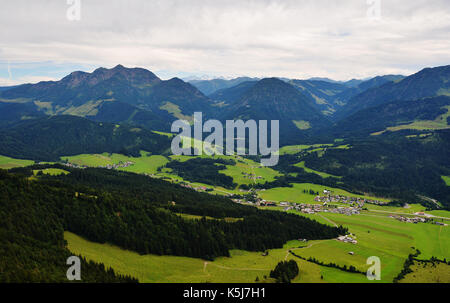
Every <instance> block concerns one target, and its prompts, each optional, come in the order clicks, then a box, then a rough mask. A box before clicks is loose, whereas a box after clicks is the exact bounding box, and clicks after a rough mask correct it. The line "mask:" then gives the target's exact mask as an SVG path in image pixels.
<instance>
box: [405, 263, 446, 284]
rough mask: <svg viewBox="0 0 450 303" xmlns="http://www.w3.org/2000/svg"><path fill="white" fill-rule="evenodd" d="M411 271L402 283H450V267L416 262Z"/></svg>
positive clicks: (442, 264)
mask: <svg viewBox="0 0 450 303" xmlns="http://www.w3.org/2000/svg"><path fill="white" fill-rule="evenodd" d="M411 270H412V271H413V272H412V273H409V274H407V275H406V276H405V278H403V279H402V280H400V281H399V282H400V283H450V265H447V264H444V263H437V262H436V263H434V264H433V263H431V262H417V261H414V265H412V266H411Z"/></svg>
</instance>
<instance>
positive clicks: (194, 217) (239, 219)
mask: <svg viewBox="0 0 450 303" xmlns="http://www.w3.org/2000/svg"><path fill="white" fill-rule="evenodd" d="M175 214H176V215H177V216H180V217H182V218H183V219H186V220H202V219H203V218H205V219H206V220H223V221H225V222H231V223H232V222H237V221H242V220H244V218H229V217H226V218H223V219H217V218H213V217H209V216H197V215H191V214H183V213H175Z"/></svg>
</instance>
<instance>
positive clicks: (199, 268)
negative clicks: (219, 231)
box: [64, 232, 367, 283]
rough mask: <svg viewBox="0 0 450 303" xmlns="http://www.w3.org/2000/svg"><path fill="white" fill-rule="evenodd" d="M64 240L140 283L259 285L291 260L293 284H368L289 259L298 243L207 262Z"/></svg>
mask: <svg viewBox="0 0 450 303" xmlns="http://www.w3.org/2000/svg"><path fill="white" fill-rule="evenodd" d="M64 237H65V239H66V240H67V242H68V248H69V250H70V251H71V252H73V253H75V254H81V255H82V256H84V257H86V258H87V259H88V260H94V261H97V262H102V263H104V264H105V266H106V267H112V268H114V270H115V271H116V272H118V273H121V274H127V275H132V276H134V277H136V278H138V279H139V281H140V282H147V283H156V282H166V283H177V282H180V283H183V282H185V283H204V282H212V283H221V282H230V283H252V282H255V280H256V278H257V277H258V279H259V280H260V281H261V280H264V276H266V277H268V276H269V273H270V271H271V270H272V269H274V268H275V265H276V264H277V263H278V262H279V261H282V260H291V259H293V260H295V261H296V262H297V263H298V265H299V268H300V274H299V275H298V276H297V277H296V278H295V279H294V280H293V281H292V282H297V283H308V282H339V279H340V280H341V281H349V282H367V280H366V279H365V277H364V276H362V275H360V274H353V273H348V272H344V271H341V270H339V269H335V268H327V267H324V266H319V265H317V264H314V263H311V262H307V261H304V260H301V259H298V258H296V257H294V256H292V255H291V254H289V253H288V250H289V249H291V248H296V247H299V246H300V245H302V244H301V242H299V241H290V242H288V243H287V244H286V245H285V246H284V247H283V248H280V249H271V250H269V254H268V255H267V256H263V254H262V253H261V252H248V251H242V250H232V251H231V257H229V258H226V257H221V258H217V259H216V260H214V261H213V262H210V261H204V260H202V259H196V258H187V257H175V256H156V255H139V254H137V253H135V252H131V251H127V250H123V249H121V248H118V247H117V246H113V245H110V244H100V243H94V242H90V241H87V240H85V239H83V238H81V237H79V236H77V235H75V234H73V233H70V232H65V233H64Z"/></svg>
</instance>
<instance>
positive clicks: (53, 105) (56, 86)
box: [0, 65, 210, 130]
mask: <svg viewBox="0 0 450 303" xmlns="http://www.w3.org/2000/svg"><path fill="white" fill-rule="evenodd" d="M2 101H3V102H8V103H22V104H24V103H33V104H34V106H35V109H36V113H35V114H36V115H38V112H43V113H45V114H48V115H61V114H66V115H67V114H68V115H77V116H82V117H89V118H91V119H93V120H98V119H96V117H101V118H105V119H106V120H107V121H110V122H117V123H119V122H127V123H130V124H136V123H135V122H140V123H141V122H142V120H144V119H140V120H139V116H140V117H145V125H144V126H147V127H151V128H153V129H158V130H167V129H168V124H169V122H171V121H173V120H175V119H177V118H178V117H179V116H180V115H187V116H190V115H192V114H193V112H194V111H196V110H203V111H208V108H209V107H210V100H209V99H208V98H207V97H206V96H205V95H203V94H202V93H201V92H200V91H198V90H197V89H196V88H195V87H194V86H192V85H190V84H189V83H186V82H184V81H182V80H181V79H178V78H173V79H170V80H167V81H164V80H161V79H159V78H158V77H157V76H156V75H155V74H153V73H152V72H150V71H148V70H146V69H142V68H126V67H124V66H122V65H117V66H116V67H114V68H112V69H106V68H98V69H96V70H95V71H94V72H92V73H86V72H80V71H77V72H73V73H71V74H70V75H68V76H66V77H64V78H63V79H61V80H60V81H44V82H39V83H37V84H24V85H20V86H18V87H15V88H12V89H8V90H5V91H2V92H0V102H2ZM168 108H169V110H168ZM123 109H125V110H123ZM112 111H115V114H114V115H111V112H112ZM136 116H138V117H136ZM135 118H137V119H138V120H139V121H135Z"/></svg>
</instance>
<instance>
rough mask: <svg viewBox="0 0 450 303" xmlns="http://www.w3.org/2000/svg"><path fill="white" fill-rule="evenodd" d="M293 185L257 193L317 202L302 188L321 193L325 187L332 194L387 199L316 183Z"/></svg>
mask: <svg viewBox="0 0 450 303" xmlns="http://www.w3.org/2000/svg"><path fill="white" fill-rule="evenodd" d="M292 185H293V187H276V188H271V189H268V190H265V191H261V192H260V193H259V195H260V197H261V198H263V199H265V200H269V201H287V202H297V203H317V202H315V201H314V197H315V195H310V194H309V193H304V192H303V190H307V191H309V190H310V189H311V190H313V191H315V192H319V194H320V195H323V191H324V190H325V189H327V190H331V191H332V194H334V195H344V196H349V197H365V198H367V199H377V200H380V201H389V200H387V199H383V198H374V197H368V196H361V195H356V194H352V193H349V192H347V191H345V190H343V189H339V188H332V187H327V186H323V185H317V184H312V183H292Z"/></svg>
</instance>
